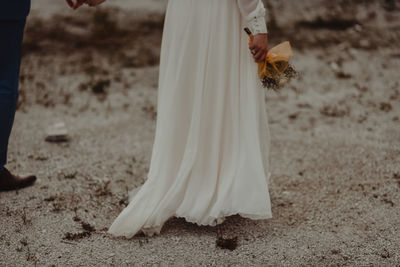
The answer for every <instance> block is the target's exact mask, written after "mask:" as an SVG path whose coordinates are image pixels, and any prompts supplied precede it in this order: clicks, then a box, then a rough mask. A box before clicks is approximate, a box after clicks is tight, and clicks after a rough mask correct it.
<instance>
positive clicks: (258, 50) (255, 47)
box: [249, 33, 268, 62]
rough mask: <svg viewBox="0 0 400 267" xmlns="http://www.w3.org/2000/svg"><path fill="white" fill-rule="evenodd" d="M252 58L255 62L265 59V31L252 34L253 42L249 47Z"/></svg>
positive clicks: (266, 45) (266, 39) (266, 50)
mask: <svg viewBox="0 0 400 267" xmlns="http://www.w3.org/2000/svg"><path fill="white" fill-rule="evenodd" d="M249 48H250V51H251V53H252V54H253V58H254V60H255V61H256V62H262V61H264V60H265V56H266V55H267V53H268V36H267V34H266V33H260V34H256V35H254V38H253V42H252V44H251V46H250V47H249Z"/></svg>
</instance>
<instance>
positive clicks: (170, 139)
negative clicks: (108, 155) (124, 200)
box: [108, 0, 272, 238]
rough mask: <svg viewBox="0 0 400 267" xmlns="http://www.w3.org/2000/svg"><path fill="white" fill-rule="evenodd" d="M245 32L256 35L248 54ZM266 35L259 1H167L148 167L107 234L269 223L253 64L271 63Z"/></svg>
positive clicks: (261, 109) (263, 128) (260, 102)
mask: <svg viewBox="0 0 400 267" xmlns="http://www.w3.org/2000/svg"><path fill="white" fill-rule="evenodd" d="M245 27H249V28H250V29H251V31H252V32H253V34H254V35H255V39H254V42H253V46H252V47H251V51H249V46H248V36H247V34H246V33H245V32H244V30H243V29H244V28H245ZM266 33H267V29H266V24H265V8H264V5H263V4H262V2H261V0H169V2H168V7H167V12H166V18H165V24H164V32H163V39H162V47H161V59H160V74H159V91H158V105H157V109H158V116H157V125H156V134H155V140H154V145H153V151H152V157H151V162H150V170H149V173H148V177H147V180H146V181H145V183H144V184H143V185H142V186H141V187H139V188H136V189H135V190H133V191H132V192H131V193H130V202H129V205H128V206H127V207H126V208H125V209H124V210H123V211H122V212H121V214H120V215H119V216H118V218H116V220H115V221H114V223H113V224H112V225H111V227H110V229H109V231H108V232H109V233H110V234H112V235H115V236H125V237H127V238H131V237H133V236H134V235H135V234H137V233H139V232H143V233H144V234H145V235H148V236H151V235H153V234H159V233H160V231H161V228H162V226H163V225H164V223H165V222H166V221H167V220H168V219H169V218H171V217H173V216H176V217H183V218H185V219H186V221H188V222H193V223H197V224H198V225H211V226H215V225H216V224H219V223H222V222H223V221H224V220H225V217H227V216H230V215H234V214H239V215H241V216H243V217H246V218H250V219H269V218H271V217H272V213H271V203H270V196H269V191H268V190H269V189H268V185H269V179H270V172H269V164H268V148H269V131H268V121H267V114H266V107H265V101H264V94H265V91H264V90H263V88H262V85H261V82H260V81H259V79H258V77H257V64H256V63H255V61H259V60H262V59H264V58H265V53H266V51H267V35H266ZM252 54H253V55H252Z"/></svg>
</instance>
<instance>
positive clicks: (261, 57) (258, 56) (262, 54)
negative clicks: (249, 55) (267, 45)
mask: <svg viewBox="0 0 400 267" xmlns="http://www.w3.org/2000/svg"><path fill="white" fill-rule="evenodd" d="M253 58H254V60H255V61H256V62H262V61H263V60H264V59H265V51H264V50H261V49H260V50H259V51H258V52H257V54H255V55H254V56H253Z"/></svg>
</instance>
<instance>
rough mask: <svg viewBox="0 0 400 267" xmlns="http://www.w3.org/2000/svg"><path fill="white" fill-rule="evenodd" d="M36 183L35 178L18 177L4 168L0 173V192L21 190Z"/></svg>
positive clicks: (31, 176) (32, 176)
mask: <svg viewBox="0 0 400 267" xmlns="http://www.w3.org/2000/svg"><path fill="white" fill-rule="evenodd" d="M35 181H36V176H34V175H30V176H27V177H19V176H16V175H13V174H11V173H10V172H9V170H7V169H6V168H4V169H3V170H2V171H0V191H10V190H16V189H21V188H24V187H27V186H30V185H32V184H33V183H34V182H35Z"/></svg>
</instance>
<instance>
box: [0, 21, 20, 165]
mask: <svg viewBox="0 0 400 267" xmlns="http://www.w3.org/2000/svg"><path fill="white" fill-rule="evenodd" d="M24 28H25V20H16V21H3V20H0V170H2V169H3V167H4V165H5V164H6V162H7V147H8V139H9V137H10V133H11V128H12V125H13V123H14V115H15V110H16V105H17V100H18V79H19V70H20V64H21V46H22V39H23V33H24Z"/></svg>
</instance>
